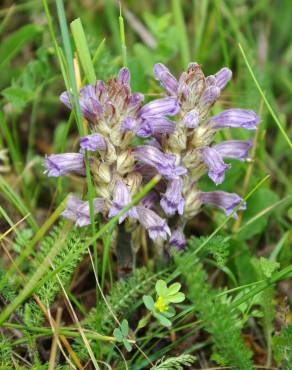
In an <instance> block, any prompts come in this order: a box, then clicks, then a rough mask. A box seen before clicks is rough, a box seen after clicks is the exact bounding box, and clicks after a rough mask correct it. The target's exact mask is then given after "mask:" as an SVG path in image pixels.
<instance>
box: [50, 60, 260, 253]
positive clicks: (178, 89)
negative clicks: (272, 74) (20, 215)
mask: <svg viewBox="0 0 292 370" xmlns="http://www.w3.org/2000/svg"><path fill="white" fill-rule="evenodd" d="M154 75H155V78H156V79H157V80H158V81H159V82H160V84H161V86H162V87H163V88H164V89H165V92H166V96H165V97H164V98H160V99H156V100H153V101H150V102H149V103H146V104H144V105H143V100H144V97H143V95H142V94H140V93H132V92H131V88H130V73H129V70H128V69H127V68H122V69H121V70H120V72H119V74H118V76H117V77H116V78H113V79H111V80H110V81H108V83H107V84H106V83H104V82H103V81H100V80H99V81H97V82H96V84H95V85H87V86H85V87H84V88H82V89H81V90H80V98H79V101H80V108H81V112H82V115H83V117H84V118H85V119H86V120H87V121H88V123H89V129H90V135H87V136H85V137H82V138H80V151H79V153H65V154H53V155H49V156H47V157H46V159H45V165H46V169H47V174H48V176H63V175H66V174H68V173H76V174H78V175H80V176H85V160H84V153H85V151H87V153H88V157H89V166H90V171H91V175H92V179H93V181H94V186H95V190H96V194H97V198H95V199H94V202H93V206H94V212H95V214H96V213H102V214H103V215H104V217H105V218H111V217H113V216H115V215H116V214H118V213H119V212H120V211H121V210H122V209H123V208H124V207H125V206H126V205H127V204H129V202H131V200H132V198H133V196H135V195H136V194H138V193H139V192H140V190H141V189H142V187H143V185H144V184H145V183H146V182H148V181H149V180H150V179H151V178H152V177H153V176H154V175H155V174H157V173H158V174H160V175H161V181H160V182H159V184H157V186H156V188H155V189H154V190H153V191H151V192H150V193H148V194H147V195H146V196H145V197H144V199H142V201H141V202H140V203H139V204H138V205H136V206H133V207H132V208H131V209H130V210H129V211H128V212H127V213H126V214H124V215H123V216H122V217H120V220H119V221H120V223H122V222H123V221H124V220H125V219H127V220H128V222H129V223H130V224H131V225H133V227H134V228H139V227H143V228H144V229H146V230H147V231H148V234H149V237H150V238H151V239H153V240H155V239H157V238H162V239H164V240H165V239H168V238H169V241H168V243H169V245H173V246H175V247H177V248H179V249H181V248H183V247H184V246H185V238H184V235H183V227H184V225H185V224H186V222H187V221H188V220H189V219H190V218H192V217H193V216H194V215H196V214H197V213H198V212H199V211H200V209H201V207H202V205H204V204H209V205H213V206H215V207H219V208H221V209H222V210H223V211H224V212H225V213H226V214H227V215H229V214H230V213H231V212H232V211H233V210H234V208H235V207H237V206H238V205H239V204H240V203H241V202H242V199H241V198H240V197H239V196H238V195H237V194H234V193H225V192H223V191H214V192H203V191H200V190H199V189H198V180H199V179H200V177H201V176H203V175H204V174H205V173H207V174H208V176H209V177H210V179H211V180H212V181H214V183H215V184H216V185H217V184H220V183H222V182H223V180H224V173H225V171H226V170H228V169H229V168H230V164H226V163H225V162H224V159H238V160H240V161H244V160H245V159H246V158H247V157H248V151H249V149H250V148H251V146H252V141H251V140H229V141H224V142H222V143H219V144H214V143H213V138H214V136H215V134H216V132H217V131H218V130H220V129H223V128H225V127H231V128H233V127H234V128H244V129H248V130H253V129H255V128H256V126H257V124H258V123H259V118H258V116H257V115H256V114H255V113H254V112H253V111H250V110H243V109H228V110H225V111H223V112H221V113H219V114H217V115H215V116H212V117H209V112H210V109H211V108H212V106H213V104H214V103H215V101H216V100H217V99H218V98H219V96H220V93H221V90H222V89H223V88H224V87H225V85H226V84H227V82H228V81H229V80H230V78H231V75H232V74H231V71H230V70H229V69H227V68H223V69H221V70H220V71H219V72H218V73H216V74H215V75H212V76H208V77H205V76H204V74H203V72H202V70H201V67H200V66H199V65H198V64H196V63H191V64H190V65H189V67H188V69H187V71H186V72H183V73H182V74H181V76H180V78H179V79H178V80H177V79H176V78H175V77H174V76H173V75H172V74H171V73H170V71H169V70H168V69H167V68H166V67H165V66H164V65H162V64H156V65H155V66H154ZM60 99H61V101H62V102H63V103H64V104H65V105H66V106H67V107H68V108H69V109H71V103H70V98H69V95H68V93H67V92H64V93H63V94H62V95H61V97H60ZM136 137H139V138H140V141H141V142H143V144H142V145H136V146H135V145H134V139H135V138H136ZM244 208H245V204H244V203H242V204H241V207H240V209H244ZM176 214H177V215H178V216H175V215H176ZM63 216H64V217H67V218H69V219H71V220H74V221H75V223H76V225H77V226H84V225H88V224H89V223H90V212H89V204H88V202H84V201H81V200H80V199H78V198H76V197H74V196H71V197H70V199H69V202H68V205H67V208H66V209H65V211H64V212H63ZM168 218H175V222H173V221H172V224H174V223H175V224H176V227H175V228H173V230H172V231H171V230H170V228H169V226H168V222H167V220H166V219H168Z"/></svg>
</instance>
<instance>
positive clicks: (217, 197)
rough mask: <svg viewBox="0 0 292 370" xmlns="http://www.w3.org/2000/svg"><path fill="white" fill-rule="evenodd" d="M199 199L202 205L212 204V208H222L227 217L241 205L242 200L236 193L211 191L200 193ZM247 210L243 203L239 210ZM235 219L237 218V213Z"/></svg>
mask: <svg viewBox="0 0 292 370" xmlns="http://www.w3.org/2000/svg"><path fill="white" fill-rule="evenodd" d="M199 198H200V200H201V202H202V203H205V204H211V205H212V206H215V207H218V208H221V209H222V210H223V211H224V212H225V214H226V216H229V215H230V214H231V213H232V212H233V210H234V208H236V207H237V206H238V205H239V203H241V201H242V198H241V197H240V196H239V195H237V194H235V193H226V192H225V191H211V192H208V193H205V192H200V193H199ZM244 209H246V203H245V202H244V203H242V204H241V206H240V207H239V210H244ZM233 217H235V218H236V217H237V215H236V213H235V214H234V215H233Z"/></svg>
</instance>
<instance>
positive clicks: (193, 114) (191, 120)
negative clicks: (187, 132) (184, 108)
mask: <svg viewBox="0 0 292 370" xmlns="http://www.w3.org/2000/svg"><path fill="white" fill-rule="evenodd" d="M183 121H184V124H185V125H186V126H187V127H188V128H196V127H198V125H199V113H198V112H197V111H195V110H192V111H190V112H188V113H186V115H185V116H184V120H183Z"/></svg>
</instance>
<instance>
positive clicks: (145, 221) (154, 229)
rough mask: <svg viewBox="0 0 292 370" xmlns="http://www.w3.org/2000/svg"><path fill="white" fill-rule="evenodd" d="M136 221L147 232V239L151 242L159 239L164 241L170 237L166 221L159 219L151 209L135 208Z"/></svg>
mask: <svg viewBox="0 0 292 370" xmlns="http://www.w3.org/2000/svg"><path fill="white" fill-rule="evenodd" d="M136 209H137V213H138V219H139V221H140V223H141V225H142V226H143V227H144V228H145V229H146V230H147V231H148V233H149V237H150V238H151V239H153V240H155V239H156V238H158V237H160V238H162V239H164V240H165V239H166V238H167V235H170V229H169V227H168V225H167V223H166V221H165V220H164V219H163V218H161V217H159V216H158V215H157V214H156V213H155V212H153V211H152V210H151V209H148V208H145V207H143V206H137V207H136Z"/></svg>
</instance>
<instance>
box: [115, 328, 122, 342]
mask: <svg viewBox="0 0 292 370" xmlns="http://www.w3.org/2000/svg"><path fill="white" fill-rule="evenodd" d="M114 337H115V338H116V339H117V341H118V342H122V341H123V339H124V337H123V334H122V332H121V330H120V329H119V328H115V330H114Z"/></svg>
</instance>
